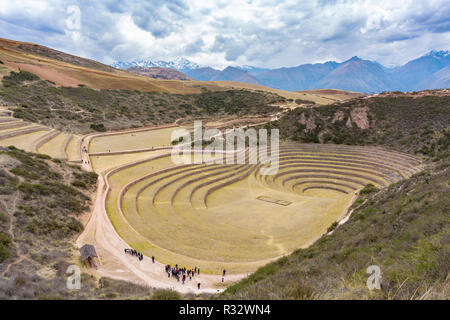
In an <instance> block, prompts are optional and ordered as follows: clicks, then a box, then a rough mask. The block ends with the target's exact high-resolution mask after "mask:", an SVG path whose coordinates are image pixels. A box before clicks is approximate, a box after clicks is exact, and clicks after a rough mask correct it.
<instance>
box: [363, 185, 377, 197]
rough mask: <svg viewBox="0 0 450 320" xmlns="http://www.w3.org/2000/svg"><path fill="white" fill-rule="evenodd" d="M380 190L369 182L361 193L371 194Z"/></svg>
mask: <svg viewBox="0 0 450 320" xmlns="http://www.w3.org/2000/svg"><path fill="white" fill-rule="evenodd" d="M376 191H378V189H377V187H375V186H374V185H373V184H371V183H368V184H367V185H366V186H365V187H364V188H362V189H361V191H360V192H359V194H369V193H373V192H376Z"/></svg>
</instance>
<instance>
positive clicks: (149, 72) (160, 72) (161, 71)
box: [125, 67, 192, 80]
mask: <svg viewBox="0 0 450 320" xmlns="http://www.w3.org/2000/svg"><path fill="white" fill-rule="evenodd" d="M125 71H128V72H133V73H136V74H139V75H141V76H146V77H151V78H153V79H165V80H192V79H191V78H189V77H188V76H187V75H185V74H184V73H182V72H180V71H177V70H173V69H170V68H159V67H151V68H143V67H131V68H127V69H125Z"/></svg>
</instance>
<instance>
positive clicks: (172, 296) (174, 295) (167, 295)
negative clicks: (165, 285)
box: [152, 289, 181, 300]
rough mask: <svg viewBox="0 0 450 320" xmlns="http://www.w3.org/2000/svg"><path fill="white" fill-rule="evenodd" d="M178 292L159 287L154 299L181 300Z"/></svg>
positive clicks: (153, 296)
mask: <svg viewBox="0 0 450 320" xmlns="http://www.w3.org/2000/svg"><path fill="white" fill-rule="evenodd" d="M180 299H181V296H180V294H179V293H178V292H176V291H174V290H171V289H158V290H156V291H155V292H154V293H153V295H152V300H180Z"/></svg>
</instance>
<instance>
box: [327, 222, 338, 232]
mask: <svg viewBox="0 0 450 320" xmlns="http://www.w3.org/2000/svg"><path fill="white" fill-rule="evenodd" d="M337 226H338V223H337V221H335V222H333V223H332V224H331V226H329V227H328V229H327V232H331V231H333V230H334V229H336V227H337Z"/></svg>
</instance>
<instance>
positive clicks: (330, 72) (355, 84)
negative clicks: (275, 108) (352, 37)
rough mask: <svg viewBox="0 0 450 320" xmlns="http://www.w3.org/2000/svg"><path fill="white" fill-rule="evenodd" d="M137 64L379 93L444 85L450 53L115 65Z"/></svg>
mask: <svg viewBox="0 0 450 320" xmlns="http://www.w3.org/2000/svg"><path fill="white" fill-rule="evenodd" d="M133 64H136V65H151V66H156V65H164V66H167V67H170V68H173V69H174V70H178V71H181V72H183V73H185V74H187V75H188V76H189V77H191V78H193V79H195V80H198V81H219V80H224V81H238V82H244V83H250V84H260V85H263V86H268V87H271V88H274V89H281V90H287V91H300V90H309V89H323V88H328V89H341V90H347V91H359V92H364V93H371V92H374V93H379V92H382V91H397V90H400V91H414V90H423V89H440V88H444V87H445V86H446V83H447V82H445V81H444V80H438V79H442V77H444V78H445V71H443V72H442V73H440V74H437V75H436V76H434V77H433V75H434V74H435V73H437V72H439V71H440V70H443V69H445V68H446V67H447V66H449V65H450V53H449V52H448V51H430V52H429V53H427V54H426V55H424V56H422V57H419V58H417V59H414V60H411V61H409V62H408V63H406V64H404V65H402V66H399V67H395V68H387V67H384V66H382V65H381V64H379V63H378V62H376V61H369V60H364V59H361V58H359V57H353V58H351V59H349V60H347V61H344V62H341V63H338V62H335V61H328V62H324V63H315V64H303V65H299V66H296V67H288V68H277V69H268V68H259V67H253V66H242V67H228V68H226V69H224V70H222V71H221V70H217V69H213V68H211V67H200V66H199V65H197V64H195V63H193V62H190V61H189V60H187V59H178V60H176V61H173V62H170V61H169V62H161V61H158V62H156V63H153V62H151V61H146V62H142V61H138V62H128V63H116V64H114V66H115V67H117V68H122V65H127V66H128V65H133ZM442 81H444V82H442ZM447 87H448V85H447Z"/></svg>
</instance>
